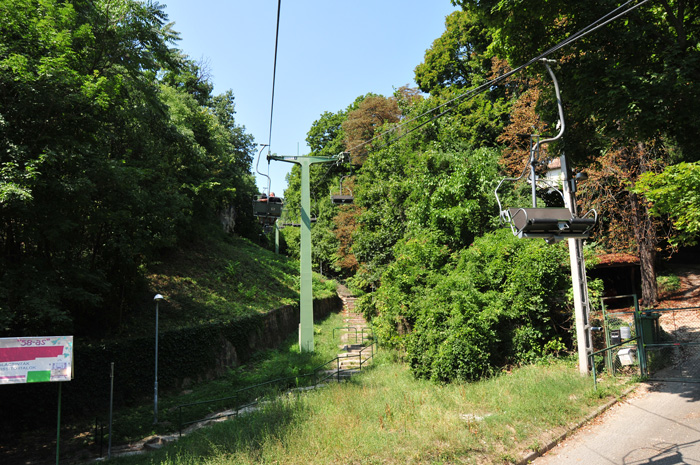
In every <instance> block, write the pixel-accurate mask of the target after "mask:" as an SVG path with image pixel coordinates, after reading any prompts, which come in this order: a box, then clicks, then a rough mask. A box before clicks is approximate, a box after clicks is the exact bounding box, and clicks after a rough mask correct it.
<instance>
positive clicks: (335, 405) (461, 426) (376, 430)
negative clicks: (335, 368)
mask: <svg viewBox="0 0 700 465" xmlns="http://www.w3.org/2000/svg"><path fill="white" fill-rule="evenodd" d="M620 389H621V387H619V386H616V385H608V386H607V387H605V388H604V389H599V391H597V392H596V391H593V385H592V380H591V379H590V378H585V377H581V376H580V375H579V374H578V370H577V369H576V367H575V366H574V364H573V363H570V362H567V361H552V362H550V363H546V364H539V365H533V366H526V367H523V368H519V369H515V370H513V371H511V372H507V373H505V372H504V373H502V374H501V375H500V376H497V377H495V378H492V379H489V380H485V381H482V382H478V383H473V384H463V383H454V384H449V385H436V384H433V383H430V382H428V381H421V380H416V379H414V378H413V377H412V376H411V374H410V373H409V371H408V369H407V368H406V367H405V366H403V365H401V364H399V363H396V362H394V361H393V360H392V354H391V353H388V352H384V353H383V354H382V355H381V356H379V357H378V358H377V362H376V363H375V364H374V366H373V367H372V368H371V369H369V370H368V371H366V372H363V374H361V375H358V376H356V377H354V378H353V379H352V381H350V382H349V383H344V384H339V385H338V384H332V385H329V386H327V387H325V388H322V389H317V390H315V391H313V392H308V393H305V394H300V395H295V396H284V397H281V398H279V399H278V400H277V401H276V402H273V403H271V404H268V405H266V406H265V407H264V408H262V409H261V410H259V411H257V412H254V413H251V414H248V415H244V416H240V417H237V418H235V419H232V420H229V421H226V422H224V423H221V424H218V425H216V426H212V427H209V428H205V429H201V430H199V431H197V432H195V433H192V434H191V435H189V436H187V437H184V438H183V439H181V440H179V441H177V442H176V443H174V444H171V445H169V446H167V447H165V448H163V449H162V450H159V451H155V452H152V453H149V454H148V455H145V456H136V457H129V458H120V459H117V460H116V463H120V464H121V463H124V464H143V463H149V464H150V463H153V464H169V465H170V464H172V465H176V464H177V465H184V464H258V463H284V464H297V463H298V464H302V463H303V464H308V463H317V464H327V463H344V464H349V463H370V464H371V463H382V464H404V463H412V464H423V463H480V464H481V463H504V462H507V463H508V462H514V461H517V460H518V459H520V458H522V457H523V456H524V455H526V454H527V453H528V452H529V451H532V450H534V449H537V448H540V447H542V446H543V445H545V444H546V443H547V442H548V441H550V440H551V439H552V438H553V437H555V436H556V435H557V434H559V433H561V432H562V431H564V430H565V428H566V427H568V426H570V425H573V424H575V423H577V422H578V421H580V420H581V419H583V418H584V417H585V416H586V415H587V414H588V413H590V412H591V411H592V410H593V409H595V408H597V407H598V406H599V405H601V404H603V403H605V402H607V401H608V400H609V398H610V396H614V395H617V394H618V393H619V390H620Z"/></svg>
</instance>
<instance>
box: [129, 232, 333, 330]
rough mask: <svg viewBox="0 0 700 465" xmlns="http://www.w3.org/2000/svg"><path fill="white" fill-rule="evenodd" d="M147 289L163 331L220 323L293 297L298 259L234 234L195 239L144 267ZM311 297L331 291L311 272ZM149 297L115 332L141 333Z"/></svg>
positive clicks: (148, 318) (148, 322)
mask: <svg viewBox="0 0 700 465" xmlns="http://www.w3.org/2000/svg"><path fill="white" fill-rule="evenodd" d="M147 278H148V280H149V288H150V289H152V291H153V292H154V293H160V294H162V295H163V296H165V298H166V300H165V301H164V302H162V303H161V305H160V311H161V320H160V325H161V328H162V330H163V331H167V330H168V329H176V328H182V327H190V326H195V325H200V324H210V323H218V322H226V321H230V320H232V319H235V318H238V317H241V316H246V315H250V314H254V313H265V312H268V311H270V310H273V309H275V308H279V307H281V306H283V305H290V304H296V303H297V302H298V301H299V262H298V261H297V260H294V259H291V258H288V257H285V256H283V255H277V254H275V253H274V252H271V251H269V250H266V249H263V248H261V247H259V246H257V245H256V244H254V243H252V242H251V241H249V240H247V239H244V238H240V237H227V238H226V240H225V241H214V240H211V241H204V240H202V241H200V242H196V243H192V244H190V245H189V247H187V248H183V249H180V250H177V251H173V252H171V253H170V254H169V255H167V256H165V257H163V261H162V262H160V263H158V264H156V265H155V266H153V267H152V269H151V270H150V271H149V273H148V275H147ZM313 293H314V298H316V299H320V298H325V297H330V296H333V295H335V283H334V282H333V281H328V280H325V279H323V278H321V277H320V276H319V275H316V274H314V276H313ZM152 312H153V309H152V302H151V301H150V299H149V300H148V304H147V305H146V306H145V307H144V308H143V309H142V311H138V312H134V314H133V315H132V318H131V319H130V321H128V322H126V323H125V325H124V327H123V328H122V330H121V336H124V335H129V336H144V335H145V336H147V335H149V334H150V331H151V328H152V325H153V322H152V319H153V315H152Z"/></svg>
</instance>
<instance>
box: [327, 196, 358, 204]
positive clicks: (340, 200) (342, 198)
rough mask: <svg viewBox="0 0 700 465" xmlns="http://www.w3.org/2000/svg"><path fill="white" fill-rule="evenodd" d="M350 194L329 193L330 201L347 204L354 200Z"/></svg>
mask: <svg viewBox="0 0 700 465" xmlns="http://www.w3.org/2000/svg"><path fill="white" fill-rule="evenodd" d="M354 200H355V199H354V197H353V196H352V195H331V203H333V204H334V205H347V204H350V203H353V202H354Z"/></svg>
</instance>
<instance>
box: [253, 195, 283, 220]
mask: <svg viewBox="0 0 700 465" xmlns="http://www.w3.org/2000/svg"><path fill="white" fill-rule="evenodd" d="M283 208H284V199H283V198H282V197H273V196H270V197H267V196H266V195H265V194H262V195H258V196H256V197H255V199H254V200H253V214H254V215H255V216H257V217H259V218H260V217H262V218H267V217H272V218H279V217H280V216H282V209H283Z"/></svg>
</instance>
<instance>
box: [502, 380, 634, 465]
mask: <svg viewBox="0 0 700 465" xmlns="http://www.w3.org/2000/svg"><path fill="white" fill-rule="evenodd" d="M639 386H640V385H639V384H638V385H637V386H633V387H631V388H629V389H627V390H626V391H625V392H623V393H622V394H621V395H620V397H618V398H615V399H613V400H611V401H610V402H608V403H606V404H603V405H601V406H600V407H598V408H597V409H596V410H594V411H593V412H592V413H589V414H588V415H587V416H586V417H585V418H584V419H583V420H581V421H580V422H578V423H577V424H576V425H574V426H573V427H571V428H569V430H568V431H566V432H564V433H562V434H560V435H559V436H557V437H556V438H554V439H553V440H552V441H550V442H549V444H547V445H546V446H544V447H542V448H540V449H538V450H536V451H535V452H532V453H531V454H528V455H527V456H526V457H525V458H523V459H522V460H520V461H519V462H515V465H527V464H529V463H532V461H533V460H535V459H536V458H538V457H541V456H543V455H544V454H545V453H547V452H549V451H550V450H552V449H554V448H555V447H556V446H557V445H559V443H561V442H562V441H564V440H565V439H566V438H568V437H569V436H571V435H572V434H573V433H575V432H576V431H578V430H579V429H581V427H582V426H583V425H585V424H586V423H588V422H589V421H591V420H593V419H595V418H597V417H598V416H600V415H602V414H603V413H605V412H606V411H607V410H608V409H609V408H610V407H612V406H613V405H615V404H617V403H619V402H620V401H621V400H623V399H624V398H626V397H627V396H628V395H629V394H630V393H632V392H634V391H635V390H636V389H637V388H638V387H639Z"/></svg>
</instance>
